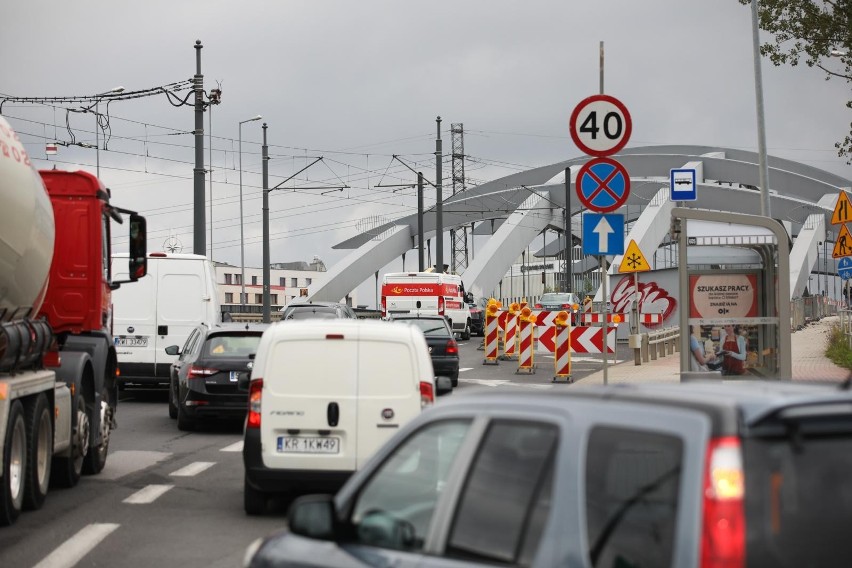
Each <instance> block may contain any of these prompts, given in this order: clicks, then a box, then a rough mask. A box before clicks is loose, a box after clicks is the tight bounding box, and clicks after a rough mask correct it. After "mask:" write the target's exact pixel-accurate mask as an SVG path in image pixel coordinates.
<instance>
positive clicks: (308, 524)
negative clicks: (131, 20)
mask: <svg viewBox="0 0 852 568" xmlns="http://www.w3.org/2000/svg"><path fill="white" fill-rule="evenodd" d="M287 525H288V526H289V527H290V532H292V533H293V534H296V535H299V536H304V537H307V538H315V539H318V540H334V539H335V536H336V532H337V525H338V522H337V511H336V510H335V507H334V496H333V495H304V496H302V497H299V498H297V499H296V500H295V501H293V504H292V505H290V510H289V511H288V512H287Z"/></svg>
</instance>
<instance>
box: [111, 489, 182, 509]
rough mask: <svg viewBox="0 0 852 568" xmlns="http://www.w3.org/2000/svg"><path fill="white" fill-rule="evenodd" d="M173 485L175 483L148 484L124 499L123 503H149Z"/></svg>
mask: <svg viewBox="0 0 852 568" xmlns="http://www.w3.org/2000/svg"><path fill="white" fill-rule="evenodd" d="M172 487H174V485H148V486H147V487H143V488H142V489H140V490H139V491H137V492H136V493H134V494H133V495H131V496H130V497H128V498H127V499H125V500H124V501H122V503H129V504H131V505H147V504H148V503H153V502H154V501H156V500H157V498H158V497H159V496H160V495H162V494H163V493H165V492H166V491H168V490H169V489H171V488H172Z"/></svg>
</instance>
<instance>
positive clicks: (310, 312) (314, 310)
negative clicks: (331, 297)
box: [284, 306, 340, 320]
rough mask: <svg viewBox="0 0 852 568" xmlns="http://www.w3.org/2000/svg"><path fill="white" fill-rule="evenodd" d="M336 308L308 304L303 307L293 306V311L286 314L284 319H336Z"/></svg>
mask: <svg viewBox="0 0 852 568" xmlns="http://www.w3.org/2000/svg"><path fill="white" fill-rule="evenodd" d="M338 317H340V316H338V315H337V310H336V309H334V308H325V307H317V306H310V307H307V306H306V307H304V308H294V309H293V311H291V312H290V313H288V314H286V315H285V316H284V319H287V320H303V319H337V318H338Z"/></svg>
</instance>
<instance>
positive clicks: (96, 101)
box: [95, 87, 124, 179]
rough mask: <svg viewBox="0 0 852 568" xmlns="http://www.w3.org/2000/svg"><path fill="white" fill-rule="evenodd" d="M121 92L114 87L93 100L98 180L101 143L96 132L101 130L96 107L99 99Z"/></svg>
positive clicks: (98, 176) (118, 88)
mask: <svg viewBox="0 0 852 568" xmlns="http://www.w3.org/2000/svg"><path fill="white" fill-rule="evenodd" d="M122 92H124V87H115V88H114V89H110V90H109V91H106V92H104V93H99V94H97V95H95V96H96V97H97V98H96V99H95V175H96V176H97V178H98V179H100V178H101V142H100V136H99V135H98V130H100V129H101V115H100V113H99V112H98V106H99V105H100V102H101V97H105V96H107V95H117V94H118V93H122Z"/></svg>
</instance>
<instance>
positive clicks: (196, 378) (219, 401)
mask: <svg viewBox="0 0 852 568" xmlns="http://www.w3.org/2000/svg"><path fill="white" fill-rule="evenodd" d="M268 327H269V324H259V323H239V324H237V323H225V324H217V325H214V326H207V325H205V324H202V325H199V326H198V327H196V328H195V329H194V330H193V331H192V332H191V333H190V334H189V337H188V338H187V340H186V343H185V344H184V346H183V348H182V349H181V348H179V347H178V346H177V345H171V346H169V347H166V353H168V354H169V355H179V357H178V359H177V361H175V362H174V363H173V364H172V368H171V375H170V377H169V416H170V417H171V418H177V425H178V428H179V429H181V430H192V429H194V428H195V425H196V424H197V422H198V421H200V420H202V419H207V418H219V419H228V418H231V419H242V418H244V417H245V415H246V409H247V408H248V390H247V388H246V386H245V385H246V384H248V383H247V381H245V380H243V381H241V380H240V379H246V378H247V376H248V375H249V374H250V373H251V367H252V362H253V357H254V354H255V353H256V352H257V345H258V343H260V338H261V336H262V335H263V332H264V330H266V329H267V328H268ZM241 382H242V386H241Z"/></svg>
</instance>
